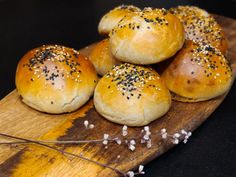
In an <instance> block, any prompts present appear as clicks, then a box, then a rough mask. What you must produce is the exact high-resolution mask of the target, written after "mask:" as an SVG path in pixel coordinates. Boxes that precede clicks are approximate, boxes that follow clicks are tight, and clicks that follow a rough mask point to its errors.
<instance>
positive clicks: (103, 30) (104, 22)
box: [98, 5, 140, 35]
mask: <svg viewBox="0 0 236 177" xmlns="http://www.w3.org/2000/svg"><path fill="white" fill-rule="evenodd" d="M139 11H140V9H139V8H138V7H135V6H133V5H121V6H118V7H116V8H114V9H112V10H111V11H110V12H108V13H107V14H105V15H104V16H103V17H102V18H101V20H100V22H99V25H98V32H99V33H100V34H103V35H108V34H109V33H110V32H111V30H112V29H113V28H114V27H115V26H116V25H117V23H118V22H119V21H120V20H121V19H122V18H123V17H124V16H125V15H127V14H130V13H135V12H139Z"/></svg>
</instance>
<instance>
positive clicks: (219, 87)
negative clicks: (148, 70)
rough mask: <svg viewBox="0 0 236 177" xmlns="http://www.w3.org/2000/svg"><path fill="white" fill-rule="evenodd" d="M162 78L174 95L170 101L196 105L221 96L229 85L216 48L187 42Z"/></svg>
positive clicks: (228, 75) (228, 74)
mask: <svg viewBox="0 0 236 177" xmlns="http://www.w3.org/2000/svg"><path fill="white" fill-rule="evenodd" d="M162 79H163V80H164V81H165V83H166V85H167V87H168V88H169V90H170V91H171V92H173V93H175V94H176V95H177V96H174V97H173V99H176V100H179V101H185V102H196V101H203V100H209V99H211V98H214V97H217V96H219V95H222V94H223V93H225V92H226V91H227V90H228V89H229V87H230V85H231V83H232V71H231V68H230V65H229V63H228V61H227V60H226V59H225V57H224V56H223V55H222V54H221V52H220V51H219V50H218V49H216V48H213V47H211V46H210V45H201V44H197V43H193V42H192V41H187V42H186V44H185V46H184V47H183V49H182V50H181V51H180V52H179V53H178V55H177V56H176V58H175V59H174V61H173V62H172V63H171V64H170V65H169V66H168V68H167V69H166V70H165V71H164V73H163V74H162ZM179 96H181V97H185V98H180V97H179Z"/></svg>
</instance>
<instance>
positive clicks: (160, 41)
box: [110, 8, 184, 64]
mask: <svg viewBox="0 0 236 177" xmlns="http://www.w3.org/2000/svg"><path fill="white" fill-rule="evenodd" d="M183 43H184V29H183V25H182V24H181V22H180V21H179V19H178V18H177V17H175V16H174V15H172V14H171V13H169V12H168V11H167V10H165V9H151V8H145V9H144V10H143V11H142V12H140V13H136V14H131V15H127V16H126V17H124V18H123V19H122V20H121V21H120V22H119V23H118V25H117V26H116V27H115V28H114V29H113V30H112V32H111V33H110V47H111V51H112V54H113V55H114V56H115V57H116V58H117V59H119V60H121V61H123V62H128V63H134V64H154V63H158V62H160V61H162V60H165V59H167V58H169V57H171V56H173V55H174V54H175V53H176V52H177V51H178V50H179V49H181V48H182V46H183Z"/></svg>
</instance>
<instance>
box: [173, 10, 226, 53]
mask: <svg viewBox="0 0 236 177" xmlns="http://www.w3.org/2000/svg"><path fill="white" fill-rule="evenodd" d="M170 12H171V13H173V14H174V15H176V16H177V17H178V18H179V19H180V21H181V22H182V23H183V25H184V30H185V36H186V39H187V40H193V41H194V42H205V43H207V44H210V45H212V46H213V47H215V48H217V49H219V50H220V51H221V52H222V54H223V55H225V54H226V51H227V48H228V45H227V40H226V38H225V35H224V32H223V30H222V28H221V27H220V25H219V24H218V23H217V21H216V20H215V19H214V17H212V16H211V15H210V14H209V13H208V12H206V11H205V10H203V9H200V8H198V7H195V6H178V7H175V8H171V9H170Z"/></svg>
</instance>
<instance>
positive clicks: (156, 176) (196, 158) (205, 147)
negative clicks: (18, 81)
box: [0, 0, 236, 177]
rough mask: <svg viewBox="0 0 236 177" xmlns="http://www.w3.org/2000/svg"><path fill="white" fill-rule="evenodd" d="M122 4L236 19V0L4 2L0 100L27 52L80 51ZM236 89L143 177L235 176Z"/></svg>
mask: <svg viewBox="0 0 236 177" xmlns="http://www.w3.org/2000/svg"><path fill="white" fill-rule="evenodd" d="M122 3H123V4H134V5H137V6H139V7H144V6H153V7H165V8H169V7H171V6H176V5H178V4H194V5H197V6H200V7H202V8H205V9H207V10H208V11H209V12H211V13H217V14H221V15H225V16H228V17H231V18H236V12H235V9H236V1H233V0H231V1H230V0H229V1H227V0H224V1H220V0H211V1H210V0H209V1H206V0H201V1H200V0H199V1H195V0H194V1H190V0H189V1H186V0H182V1H174V0H169V1H168V0H124V1H121V0H96V1H95V0H83V1H80V0H78V1H74V2H72V1H66V0H64V1H60V0H57V1H56V0H47V1H46V0H41V1H40V0H35V1H34V0H28V1H27V0H18V1H12V0H0V98H3V97H4V96H5V95H7V94H8V93H9V92H10V91H12V90H13V89H14V88H15V85H14V77H15V69H16V66H17V62H18V60H19V59H20V57H21V56H22V55H23V54H24V53H25V52H26V51H28V50H30V49H32V48H34V47H37V46H40V45H42V44H62V45H65V46H68V47H73V48H75V49H79V48H82V47H84V46H86V45H88V44H90V43H92V42H95V41H98V40H100V39H101V37H100V36H99V35H98V33H97V25H98V22H99V19H100V18H101V17H102V15H103V14H104V13H105V12H107V11H108V10H110V9H112V8H113V7H115V6H117V5H120V4H122ZM235 30H236V29H235ZM229 40H230V39H229ZM235 91H236V85H235V84H234V85H233V88H232V89H231V92H230V93H229V95H228V96H227V98H226V99H225V101H224V102H223V104H222V105H221V106H220V107H219V108H218V109H217V110H216V111H215V112H214V113H213V114H212V115H211V117H210V118H209V119H208V120H207V121H206V122H205V123H204V124H203V125H202V126H201V127H200V128H198V129H197V130H196V131H195V132H194V134H193V136H192V137H191V139H190V141H189V143H188V144H186V145H182V144H181V145H179V146H177V147H175V148H173V149H172V150H170V151H169V152H168V153H166V154H165V155H163V156H161V157H160V158H158V159H156V160H154V161H152V162H150V163H149V164H148V165H146V169H145V171H146V175H144V177H149V176H150V177H236V112H234V111H235V109H236V104H235V103H234V101H235V98H236V92H235Z"/></svg>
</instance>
